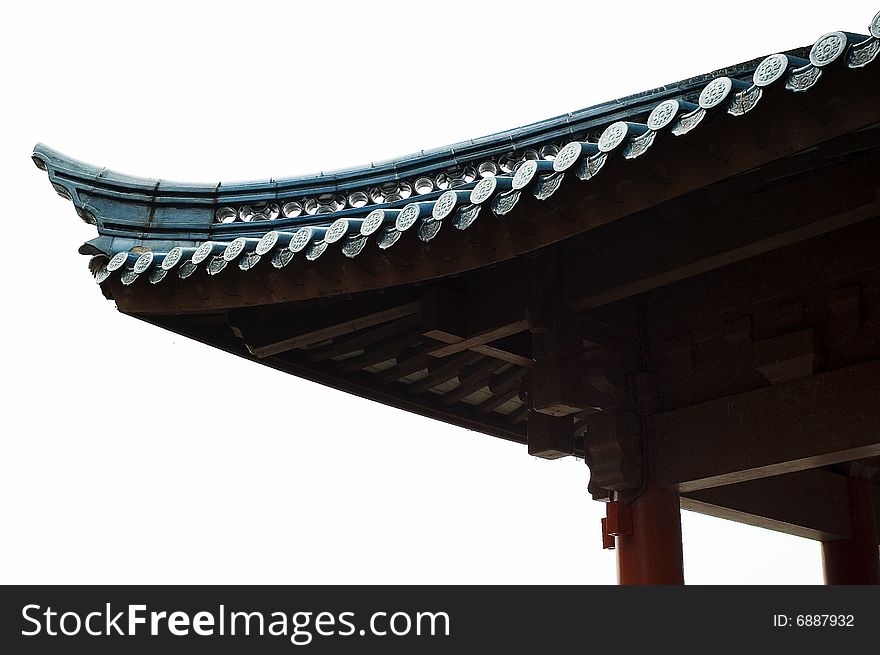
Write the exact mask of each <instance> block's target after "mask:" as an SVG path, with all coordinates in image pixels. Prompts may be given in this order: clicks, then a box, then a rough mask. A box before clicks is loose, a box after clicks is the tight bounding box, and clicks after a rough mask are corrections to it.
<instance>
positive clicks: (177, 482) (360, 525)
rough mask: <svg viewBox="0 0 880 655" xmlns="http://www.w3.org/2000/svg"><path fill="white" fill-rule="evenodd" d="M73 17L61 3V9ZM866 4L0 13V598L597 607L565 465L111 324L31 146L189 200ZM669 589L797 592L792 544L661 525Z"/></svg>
mask: <svg viewBox="0 0 880 655" xmlns="http://www.w3.org/2000/svg"><path fill="white" fill-rule="evenodd" d="M74 4H76V5H78V6H74ZM878 8H880V7H878V6H876V5H875V4H872V3H869V2H862V1H853V0H847V2H834V3H821V4H820V3H805V2H802V1H799V2H767V1H766V0H764V1H763V2H745V1H742V0H738V1H737V2H736V3H709V2H677V3H672V4H669V3H667V4H663V3H659V4H658V3H656V2H655V3H650V4H649V3H640V2H639V3H636V2H632V3H620V2H603V3H598V2H597V3H587V2H577V3H575V2H572V3H555V2H533V3H519V2H504V3H499V2H483V3H480V2H467V3H464V2H462V3H458V2H446V3H442V4H441V3H399V4H392V3H389V2H380V1H374V2H369V3H358V4H356V3H354V2H331V1H330V0H322V1H321V2H317V3H292V2H291V3H280V2H279V3H263V2H257V1H254V0H251V1H249V2H236V3H210V4H209V3H206V4H205V5H203V6H202V5H193V6H192V7H190V6H189V5H188V4H185V3H182V2H179V1H178V2H155V1H154V2H150V3H146V4H137V5H134V4H130V3H119V2H117V3H107V4H103V5H97V4H95V5H90V4H86V3H49V2H40V3H36V2H33V3H13V4H11V5H9V6H7V7H6V9H5V12H4V13H5V16H4V20H3V22H2V24H0V51H2V52H0V54H2V59H0V61H2V62H3V64H2V66H3V87H2V88H3V90H2V97H3V103H2V107H3V114H4V117H3V120H2V123H0V130H2V148H0V161H2V176H0V181H2V182H0V183H2V185H3V189H2V198H3V206H4V209H5V211H4V214H5V215H4V219H3V220H4V226H5V227H4V234H3V236H4V244H5V245H4V248H3V250H4V252H3V256H2V258H0V285H2V296H3V310H2V315H3V318H2V321H0V331H2V343H3V345H4V354H3V359H2V360H0V361H2V371H3V377H2V381H3V387H4V388H3V393H2V396H0V398H2V400H0V403H2V418H3V431H2V453H0V493H2V501H0V522H2V525H3V530H2V532H3V537H2V541H0V582H4V583H12V582H17V583H450V582H459V583H469V582H472V583H544V582H546V583H613V582H614V581H615V580H616V569H615V566H616V565H615V557H614V554H613V552H611V551H603V550H602V548H601V541H600V533H599V518H600V516H601V515H602V512H603V509H604V506H603V505H601V504H600V503H595V502H593V501H591V500H590V499H589V496H588V494H587V491H586V484H587V470H586V467H585V466H584V464H583V462H582V461H575V460H573V459H566V460H562V461H556V462H547V461H543V460H539V459H536V458H531V457H529V456H528V455H527V454H526V449H525V447H524V446H518V445H515V444H510V443H507V442H504V441H501V440H498V439H494V438H492V437H488V436H483V435H480V434H477V433H471V432H467V431H465V430H462V429H460V428H455V427H451V426H448V425H445V424H443V423H439V422H435V421H431V420H428V419H424V418H421V417H418V416H414V415H411V414H407V413H405V412H403V411H400V410H396V409H390V408H387V407H384V406H382V405H379V404H376V403H372V402H368V401H365V400H361V399H359V398H356V397H353V396H349V395H347V394H344V393H341V392H338V391H334V390H331V389H328V388H325V387H321V386H318V385H316V384H312V383H310V382H305V381H302V380H299V379H297V378H294V377H291V376H288V375H284V374H281V373H278V372H276V371H273V370H271V369H268V368H265V367H262V366H259V365H256V364H253V363H250V362H247V361H245V360H243V359H239V358H236V357H233V356H231V355H227V354H225V353H223V352H220V351H218V350H214V349H212V348H210V347H208V346H205V345H202V344H199V343H195V342H192V341H189V340H186V339H184V338H180V337H177V336H175V335H173V334H171V333H167V332H164V331H162V330H160V329H158V328H155V327H153V326H150V325H147V324H144V323H141V322H139V321H137V320H135V319H132V318H128V317H126V316H123V315H122V314H120V313H118V312H117V311H116V310H115V308H114V306H113V303H112V302H110V301H107V300H105V299H104V298H103V297H102V295H101V293H100V291H99V289H98V287H97V285H95V284H94V282H93V281H92V278H91V276H90V275H89V272H88V270H87V267H86V264H87V261H88V259H87V258H86V257H83V256H81V255H78V254H77V247H78V246H79V245H80V244H81V243H82V242H83V241H85V240H87V239H90V238H92V237H93V236H95V233H94V228H93V227H91V226H88V225H85V224H84V223H82V222H81V221H80V219H79V218H78V217H77V216H76V214H75V213H74V210H73V206H72V205H71V203H69V202H67V201H64V200H62V199H61V198H59V197H58V196H56V195H55V192H54V191H53V190H52V187H51V186H50V185H49V183H48V181H47V179H46V174H45V173H43V172H42V171H39V170H37V169H36V168H35V167H34V166H33V164H32V163H31V162H30V158H29V155H30V153H31V148H32V147H33V145H34V143H36V142H37V141H43V142H45V143H47V144H49V145H51V146H52V147H55V148H57V149H59V150H61V151H62V152H65V153H68V154H70V155H72V156H74V157H77V158H79V159H82V160H85V161H88V162H90V163H94V164H98V165H102V166H107V167H108V168H112V169H115V170H118V171H122V172H125V173H130V174H134V175H142V176H148V177H162V178H168V179H177V180H186V181H218V180H223V181H233V180H241V179H258V178H268V177H271V176H276V177H278V176H287V175H294V174H299V173H310V172H316V171H320V170H322V169H324V170H326V169H334V168H340V167H346V166H349V165H357V164H362V163H365V162H369V161H371V160H381V159H385V158H388V157H393V156H396V155H401V154H405V153H409V152H412V151H416V150H419V149H422V148H431V147H434V146H439V145H444V144H447V143H452V142H455V141H459V140H463V139H467V138H471V137H476V136H482V135H484V134H488V133H492V132H497V131H499V130H502V129H506V128H510V127H515V126H518V125H522V124H526V123H530V122H533V121H536V120H540V119H544V118H547V117H550V116H554V115H558V114H561V113H565V112H567V111H571V110H575V109H579V108H582V107H586V106H589V105H592V104H596V103H599V102H602V101H605V100H610V99H613V98H616V97H620V96H623V95H626V94H629V93H633V92H638V91H643V90H646V89H649V88H652V87H655V86H658V85H661V84H664V83H667V82H673V81H677V80H680V79H684V78H686V77H689V76H692V75H695V74H699V73H705V72H709V71H711V70H713V69H715V68H719V67H722V66H725V65H729V64H734V63H738V62H740V61H745V60H748V59H750V58H753V57H757V56H761V55H765V54H770V53H773V52H777V51H780V50H784V49H788V48H791V47H795V46H800V45H807V44H810V43H812V42H813V41H814V40H815V39H816V38H817V37H819V36H820V35H821V34H823V33H825V32H828V31H831V30H836V29H842V30H847V31H852V32H860V33H864V32H865V31H866V29H867V25H868V23H869V22H870V20H871V17H872V16H873V14H874V13H875V11H876V10H877V9H878ZM682 521H683V529H684V555H685V578H686V581H687V582H689V583H716V582H717V583H744V582H755V583H762V582H778V583H782V582H786V583H818V582H820V581H821V562H820V549H819V546H818V544H817V543H815V542H811V541H807V540H802V539H798V538H795V537H789V536H785V535H779V534H776V533H772V532H769V531H765V530H760V529H756V528H750V527H747V526H742V525H738V524H734V523H730V522H727V521H723V520H720V519H712V518H709V517H703V516H699V515H696V514H691V513H688V512H685V513H683V516H682Z"/></svg>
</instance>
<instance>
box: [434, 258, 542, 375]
mask: <svg viewBox="0 0 880 655" xmlns="http://www.w3.org/2000/svg"><path fill="white" fill-rule="evenodd" d="M504 283H505V278H504V277H503V276H502V277H500V278H499V277H498V276H497V275H496V276H491V275H488V276H487V275H485V274H483V275H481V276H479V278H478V279H477V283H475V284H474V286H475V287H476V288H475V289H471V290H470V291H469V293H468V295H463V294H460V293H456V292H452V291H449V290H448V289H444V288H441V287H434V288H431V289H429V290H428V291H427V292H426V293H425V296H424V313H423V315H424V322H425V332H424V335H425V336H426V337H428V338H430V339H434V340H436V341H439V342H440V343H442V344H446V345H445V346H441V345H437V346H436V347H435V348H433V349H432V350H431V351H430V354H431V356H432V357H445V356H446V355H451V354H454V353H457V352H463V351H465V350H473V351H474V352H476V353H480V354H482V355H485V356H487V357H494V358H495V359H499V360H501V361H505V362H510V363H512V364H516V365H517V366H526V367H530V366H531V365H532V364H533V362H532V360H531V359H530V358H528V357H523V356H522V355H520V354H518V353H515V352H510V351H507V350H505V349H504V348H502V347H499V346H498V345H496V346H490V345H488V344H490V343H492V342H494V341H499V340H501V339H504V338H506V337H510V336H512V335H515V334H518V333H520V332H523V331H524V330H526V329H528V323H527V321H526V319H525V317H524V313H525V306H524V303H523V301H522V298H521V297H519V296H518V295H517V291H518V289H511V288H509V287H510V286H511V285H507V286H504ZM492 284H494V285H495V286H496V288H497V293H498V294H502V295H503V298H501V299H500V300H499V299H496V302H493V303H488V304H487V303H486V302H485V298H486V294H487V293H489V291H487V290H486V289H485V287H486V286H487V285H489V286H491V285H492Z"/></svg>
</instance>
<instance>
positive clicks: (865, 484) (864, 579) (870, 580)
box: [822, 478, 880, 585]
mask: <svg viewBox="0 0 880 655" xmlns="http://www.w3.org/2000/svg"><path fill="white" fill-rule="evenodd" d="M873 486H874V485H872V484H871V482H869V481H868V480H864V479H862V478H849V484H848V492H849V493H848V496H849V503H848V510H849V522H850V527H851V534H850V537H849V538H848V539H836V540H831V541H825V542H823V543H822V563H823V568H824V570H825V584H829V585H845V584H866V585H877V584H880V551H878V547H877V524H876V520H875V517H876V510H875V507H874V489H873Z"/></svg>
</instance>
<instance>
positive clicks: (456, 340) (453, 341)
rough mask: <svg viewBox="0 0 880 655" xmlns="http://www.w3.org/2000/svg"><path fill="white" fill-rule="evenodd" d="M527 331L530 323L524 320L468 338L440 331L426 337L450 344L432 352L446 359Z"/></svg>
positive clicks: (433, 354)
mask: <svg viewBox="0 0 880 655" xmlns="http://www.w3.org/2000/svg"><path fill="white" fill-rule="evenodd" d="M526 329H528V322H527V321H526V319H524V318H522V319H519V320H516V321H513V322H511V323H507V324H505V325H500V326H498V327H495V328H491V329H489V330H484V331H482V332H480V333H478V334H474V335H471V336H467V337H461V336H458V335H455V334H449V333H448V332H440V331H438V330H434V331H432V332H430V333H428V334H426V336H429V337H431V338H432V339H437V340H438V341H442V342H443V343H447V344H449V345H447V346H443V347H439V348H437V349H436V350H432V351H431V355H432V356H433V357H446V356H447V355H452V354H454V353H459V352H462V351H464V350H473V349H474V348H477V347H478V346H485V345H486V344H487V343H491V342H492V341H497V340H499V339H503V338H505V337H509V336H510V335H512V334H516V333H517V332H522V331H523V330H526Z"/></svg>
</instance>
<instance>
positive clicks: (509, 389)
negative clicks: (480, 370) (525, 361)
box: [477, 368, 525, 414]
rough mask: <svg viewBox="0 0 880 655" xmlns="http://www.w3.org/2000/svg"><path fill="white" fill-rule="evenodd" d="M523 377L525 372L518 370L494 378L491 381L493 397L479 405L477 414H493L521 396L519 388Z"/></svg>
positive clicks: (490, 387) (490, 388) (490, 386)
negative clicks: (509, 401)
mask: <svg viewBox="0 0 880 655" xmlns="http://www.w3.org/2000/svg"><path fill="white" fill-rule="evenodd" d="M523 375H525V371H523V370H522V369H519V368H517V369H511V370H509V371H505V372H504V373H500V374H498V375H496V376H494V377H493V379H492V380H490V381H489V390H490V391H491V392H492V397H491V398H487V399H486V400H484V401H483V402H481V403H480V404H479V405H477V414H488V413H489V412H493V411H495V410H496V409H498V408H499V407H501V405H503V404H504V403H506V402H507V401H508V400H511V399H512V398H514V397H515V396H517V395H518V394H519V389H518V388H517V387H518V386H519V382H520V380H522V377H523Z"/></svg>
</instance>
